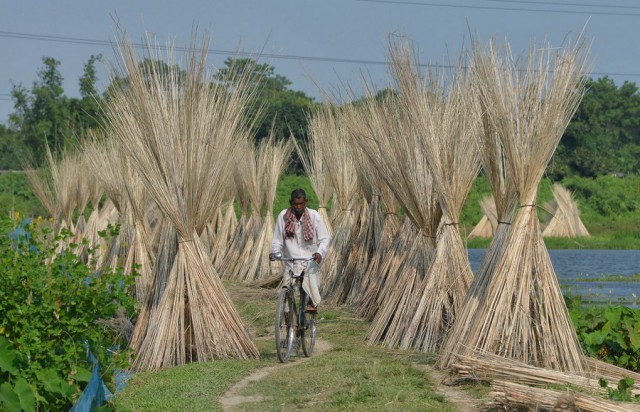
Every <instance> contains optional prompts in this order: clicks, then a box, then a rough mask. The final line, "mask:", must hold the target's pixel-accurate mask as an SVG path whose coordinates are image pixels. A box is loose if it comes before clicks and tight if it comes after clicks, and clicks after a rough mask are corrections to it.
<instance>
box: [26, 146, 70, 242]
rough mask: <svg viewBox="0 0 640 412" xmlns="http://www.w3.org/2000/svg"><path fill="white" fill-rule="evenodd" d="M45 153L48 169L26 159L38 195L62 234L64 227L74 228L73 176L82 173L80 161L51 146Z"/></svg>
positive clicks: (28, 173)
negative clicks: (55, 153)
mask: <svg viewBox="0 0 640 412" xmlns="http://www.w3.org/2000/svg"><path fill="white" fill-rule="evenodd" d="M45 154H46V160H47V167H46V168H45V169H44V170H41V171H38V170H36V168H35V167H34V166H33V165H32V164H30V163H28V162H25V164H24V169H25V172H26V175H27V179H28V180H29V183H31V186H32V187H33V192H34V194H35V195H36V197H37V198H38V200H40V203H42V205H43V206H44V208H45V209H46V210H47V213H49V214H50V215H51V218H52V219H53V220H54V231H55V233H56V234H59V233H60V231H61V230H62V229H66V230H70V231H73V230H74V224H73V221H72V219H71V216H72V214H73V210H74V209H75V206H76V197H75V194H76V193H75V186H74V182H73V179H74V178H75V177H76V176H77V175H78V174H79V171H78V168H79V166H78V162H79V160H78V159H77V158H76V157H75V156H74V155H72V154H71V153H69V152H67V151H64V152H63V153H62V154H61V155H60V156H59V157H54V155H53V154H52V153H51V149H49V146H48V145H45ZM61 247H62V246H61Z"/></svg>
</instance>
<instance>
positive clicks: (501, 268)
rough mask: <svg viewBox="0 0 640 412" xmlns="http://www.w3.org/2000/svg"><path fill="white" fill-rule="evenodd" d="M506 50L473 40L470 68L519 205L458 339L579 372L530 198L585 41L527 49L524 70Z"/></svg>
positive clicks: (578, 91) (574, 85)
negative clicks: (499, 253) (493, 127)
mask: <svg viewBox="0 0 640 412" xmlns="http://www.w3.org/2000/svg"><path fill="white" fill-rule="evenodd" d="M504 50H505V52H506V55H505V56H504V57H502V56H501V55H500V54H499V51H498V49H497V48H496V47H495V46H494V45H493V44H490V46H489V49H488V50H487V51H485V50H483V49H482V48H481V47H480V46H479V45H478V46H476V48H475V51H474V67H475V68H477V70H478V76H476V80H477V85H478V87H479V89H480V90H481V93H482V94H483V95H485V96H486V101H487V102H488V104H487V105H486V107H485V110H486V111H487V116H489V118H490V119H491V123H492V124H494V125H495V126H496V132H497V135H498V137H499V140H500V144H501V145H502V147H503V149H504V153H505V160H506V162H507V164H508V172H509V173H510V176H511V179H512V180H513V184H514V185H515V187H516V192H517V194H518V202H519V207H518V209H517V211H516V216H515V217H514V219H513V223H512V225H511V230H510V231H509V233H508V235H507V238H506V240H504V242H505V250H504V252H503V253H502V254H501V255H500V256H498V257H496V260H495V262H492V263H491V267H492V274H491V276H490V279H489V281H488V283H487V284H486V285H485V286H483V287H482V289H478V290H477V292H476V294H477V295H478V302H477V309H476V310H474V311H473V312H470V313H473V320H472V321H467V322H465V323H466V324H467V325H469V326H468V329H467V331H465V333H463V334H460V335H457V336H456V338H457V339H458V343H459V344H460V345H464V347H467V348H469V349H470V350H478V351H480V352H489V353H495V354H498V355H501V356H505V357H508V358H514V359H518V360H521V361H523V362H525V363H530V364H533V365H537V366H543V367H550V368H553V369H559V370H566V371H581V370H582V369H583V355H582V352H581V350H580V346H579V343H578V339H577V336H576V333H575V330H574V328H573V325H572V323H571V320H570V319H569V315H568V312H567V308H566V306H565V304H564V300H563V297H562V293H561V292H560V287H559V285H558V281H557V279H556V276H555V272H554V270H553V266H552V264H551V260H550V259H549V254H548V252H547V250H546V248H545V246H544V242H543V241H542V233H541V231H540V226H539V222H538V217H537V214H536V205H535V201H536V194H537V188H538V184H539V182H540V179H541V178H542V175H543V173H544V170H545V168H546V166H547V164H548V162H549V160H550V159H551V156H552V155H553V152H554V150H555V148H556V146H557V144H558V141H559V139H560V137H561V136H562V133H563V131H564V129H565V127H566V126H567V124H568V122H569V120H570V119H571V116H572V115H573V113H574V111H575V109H576V108H577V106H578V104H579V103H580V100H581V98H582V96H583V93H584V81H585V77H583V72H584V70H585V68H586V47H584V45H583V44H581V43H576V44H574V45H571V46H570V47H568V48H566V49H552V48H551V47H549V46H546V47H543V48H535V47H532V48H531V52H530V54H529V58H528V61H527V63H528V64H527V67H525V68H523V69H521V68H519V67H518V66H517V61H516V60H515V59H514V58H513V56H512V55H511V54H510V52H509V47H508V46H505V48H504ZM494 197H496V194H495V193H494ZM496 199H497V197H496ZM496 205H497V206H498V207H500V206H499V201H498V200H496ZM505 206H506V205H505ZM469 319H471V318H469ZM451 339H454V337H452V338H451ZM447 352H448V353H452V352H456V350H451V349H447ZM447 352H445V356H448V355H446V353H447ZM443 363H444V362H443Z"/></svg>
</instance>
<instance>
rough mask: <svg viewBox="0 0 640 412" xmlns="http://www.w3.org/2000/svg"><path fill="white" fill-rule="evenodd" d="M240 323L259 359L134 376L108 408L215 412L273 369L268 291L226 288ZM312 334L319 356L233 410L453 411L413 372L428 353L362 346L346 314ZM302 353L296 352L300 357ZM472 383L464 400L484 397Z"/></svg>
mask: <svg viewBox="0 0 640 412" xmlns="http://www.w3.org/2000/svg"><path fill="white" fill-rule="evenodd" d="M227 286H228V287H229V289H230V290H231V295H232V296H233V299H234V302H235V303H236V306H237V308H238V309H239V311H240V313H241V316H242V317H243V319H244V321H245V324H246V325H247V327H248V328H249V329H250V330H251V331H252V334H253V336H254V337H255V341H256V343H257V345H258V347H259V349H260V353H261V359H259V360H255V361H237V360H226V361H211V362H206V363H196V364H189V365H186V366H182V367H176V368H171V369H167V370H162V371H158V372H149V373H138V374H136V375H134V377H133V378H132V379H131V381H130V382H129V385H128V386H127V388H126V389H125V390H124V391H123V392H122V393H119V394H118V395H117V396H116V397H115V398H114V400H113V401H112V403H111V404H110V405H109V406H110V407H111V408H113V409H115V410H118V411H156V410H162V411H165V412H166V411H184V410H194V411H195V410H213V411H215V410H221V406H220V404H219V398H220V397H221V395H222V394H223V393H224V392H225V391H226V390H228V389H229V388H230V387H231V386H232V385H233V384H234V383H235V382H238V381H239V380H241V379H242V378H243V377H244V376H247V375H249V374H250V373H251V372H252V371H255V370H256V369H258V368H263V367H271V366H277V365H279V363H278V361H277V359H276V357H275V348H274V344H273V337H272V336H273V327H272V325H271V323H272V322H273V313H274V311H275V299H274V296H275V292H273V291H266V292H260V293H258V294H255V293H246V292H247V291H248V288H246V287H244V286H240V285H238V284H234V283H227ZM321 318H322V320H321V322H320V323H319V326H318V330H319V337H320V338H321V339H322V340H324V341H327V342H328V343H329V344H330V345H331V347H332V348H331V350H330V351H328V352H327V353H325V354H322V355H318V356H312V357H311V358H310V359H309V360H308V361H307V362H305V363H304V364H301V365H300V367H297V366H296V365H295V363H299V362H300V359H301V358H300V357H298V356H293V357H292V358H291V360H290V362H292V363H293V364H294V365H292V366H291V367H287V368H282V369H279V370H277V371H276V372H275V373H272V374H270V375H268V376H267V377H266V378H264V379H261V380H259V381H256V382H252V383H251V384H249V385H247V386H246V387H245V388H243V389H242V390H241V392H240V395H242V396H256V395H260V396H261V397H263V400H262V401H259V402H252V403H244V404H242V405H241V408H239V409H238V410H256V411H258V410H259V411H276V410H277V411H288V410H300V409H313V410H314V411H333V410H351V411H365V410H367V411H369V410H372V411H377V410H403V411H423V410H434V411H453V410H456V409H455V408H454V407H453V406H452V405H450V404H449V403H447V402H446V400H445V398H444V397H443V395H441V394H438V393H436V392H435V390H434V382H432V381H431V379H430V377H429V376H428V375H427V374H426V373H425V372H423V371H422V370H420V369H419V365H425V364H427V365H429V364H433V363H434V360H435V355H433V354H425V353H417V352H401V351H392V350H389V349H386V348H383V347H381V346H377V345H368V344H367V343H365V341H364V339H363V337H364V335H365V332H366V330H367V328H368V326H369V325H368V323H367V322H365V321H362V320H359V319H356V318H354V317H353V316H352V314H351V313H350V312H348V311H346V310H342V309H337V308H328V307H326V306H325V307H323V308H322V310H321ZM301 356H303V355H301ZM479 388H480V387H479V386H471V387H469V392H470V393H473V395H471V396H475V397H486V394H487V391H486V390H482V388H480V389H479Z"/></svg>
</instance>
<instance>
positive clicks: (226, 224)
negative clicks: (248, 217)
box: [210, 194, 238, 267]
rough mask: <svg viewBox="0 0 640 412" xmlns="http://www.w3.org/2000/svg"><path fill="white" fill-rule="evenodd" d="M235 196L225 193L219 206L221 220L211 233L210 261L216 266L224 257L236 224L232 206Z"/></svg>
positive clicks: (236, 220)
mask: <svg viewBox="0 0 640 412" xmlns="http://www.w3.org/2000/svg"><path fill="white" fill-rule="evenodd" d="M234 200H235V196H234V195H230V194H227V197H226V199H225V201H224V202H223V204H222V205H221V206H220V212H221V213H222V220H221V221H220V222H219V224H218V228H217V230H216V231H214V232H213V233H212V235H213V236H212V237H211V239H210V242H211V261H212V262H213V266H214V267H218V266H219V264H220V262H222V260H223V259H224V255H225V254H226V252H227V250H228V249H229V243H231V240H232V238H231V236H232V235H233V233H235V231H236V227H237V225H238V217H237V216H236V210H235V207H234Z"/></svg>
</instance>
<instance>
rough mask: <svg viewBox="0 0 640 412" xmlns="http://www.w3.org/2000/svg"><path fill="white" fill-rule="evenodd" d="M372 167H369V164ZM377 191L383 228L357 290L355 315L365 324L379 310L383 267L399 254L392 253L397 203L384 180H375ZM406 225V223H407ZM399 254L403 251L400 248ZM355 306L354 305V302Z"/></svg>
mask: <svg viewBox="0 0 640 412" xmlns="http://www.w3.org/2000/svg"><path fill="white" fill-rule="evenodd" d="M369 164H371V163H369ZM375 182H376V185H377V190H378V191H379V192H378V193H380V206H381V211H382V213H383V214H384V217H383V221H382V228H381V230H380V234H379V236H377V238H376V239H375V244H373V245H372V247H373V251H372V253H371V254H370V256H369V263H368V265H367V267H366V269H365V271H364V272H365V274H366V275H365V276H364V278H363V280H362V285H361V286H360V289H361V290H362V291H361V293H360V296H359V299H358V302H357V307H356V315H357V316H360V317H363V318H365V319H368V320H372V319H373V318H374V316H375V313H376V311H377V308H378V296H379V290H380V289H381V288H382V285H383V284H384V282H385V275H387V274H388V271H385V270H384V269H383V268H384V266H383V265H384V263H385V262H387V261H388V260H387V258H388V257H389V258H390V259H389V261H393V260H394V259H397V255H398V251H397V250H396V249H394V247H393V245H394V241H395V240H396V239H400V238H402V237H401V236H399V230H400V218H399V217H398V214H397V206H396V200H395V197H394V195H393V192H392V191H391V189H389V186H387V185H386V184H385V183H384V180H383V179H381V178H379V177H377V178H376V179H375ZM406 221H407V222H408V223H409V222H410V220H409V219H407V220H406ZM399 250H401V251H402V250H406V248H404V247H402V246H400V248H399ZM354 303H355V302H354Z"/></svg>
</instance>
